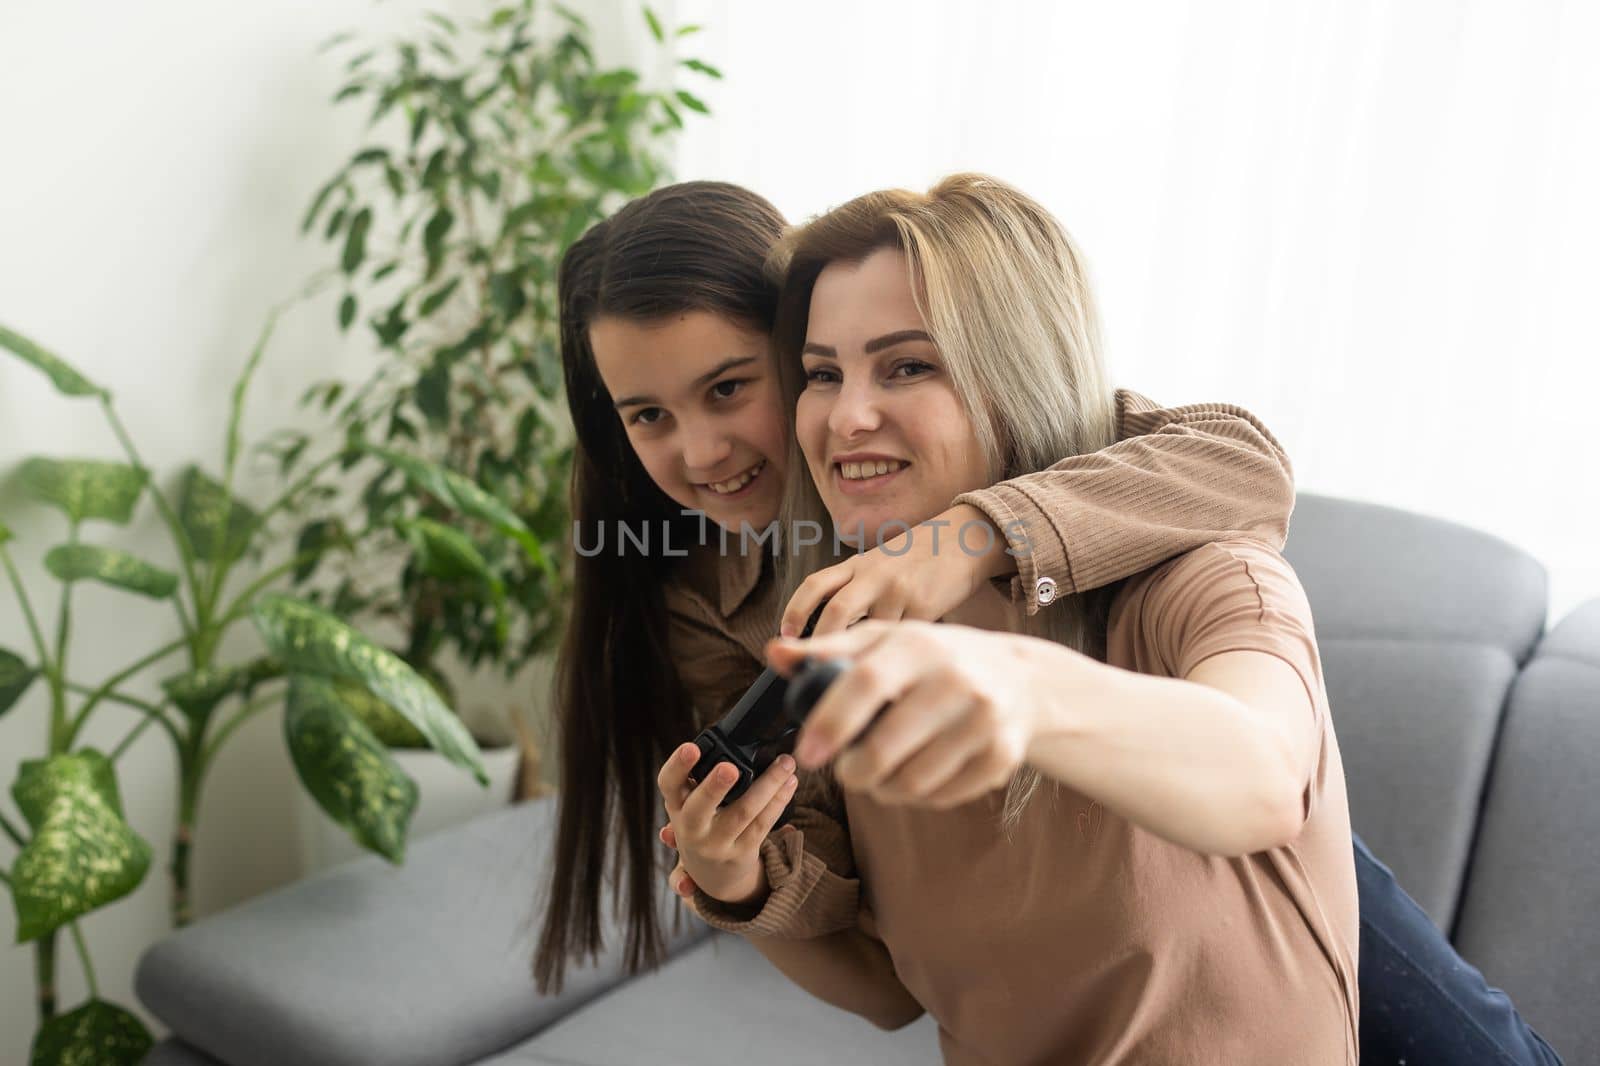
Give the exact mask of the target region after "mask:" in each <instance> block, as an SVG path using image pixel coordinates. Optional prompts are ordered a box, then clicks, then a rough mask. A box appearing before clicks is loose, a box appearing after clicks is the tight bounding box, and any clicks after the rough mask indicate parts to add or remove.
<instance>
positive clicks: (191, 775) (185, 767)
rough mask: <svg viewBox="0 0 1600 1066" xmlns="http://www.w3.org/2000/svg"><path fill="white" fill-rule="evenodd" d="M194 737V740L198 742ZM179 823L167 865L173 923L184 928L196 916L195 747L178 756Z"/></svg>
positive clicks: (197, 796)
mask: <svg viewBox="0 0 1600 1066" xmlns="http://www.w3.org/2000/svg"><path fill="white" fill-rule="evenodd" d="M197 742H198V738H195V739H194V741H192V742H191V743H197ZM179 772H180V773H181V774H182V777H181V779H180V782H179V785H178V826H177V829H176V830H175V831H174V833H173V842H172V865H171V866H169V867H168V868H167V870H168V873H169V874H170V875H171V877H172V899H171V905H172V924H173V926H174V927H175V928H178V929H181V928H183V927H184V926H186V925H188V924H189V922H190V921H192V920H193V918H194V913H193V909H192V908H191V907H190V904H189V848H190V845H191V844H192V843H193V840H194V812H195V807H196V804H197V802H198V800H199V798H200V779H199V767H198V760H197V759H196V758H194V748H193V747H186V748H184V749H183V750H182V753H181V754H180V756H179Z"/></svg>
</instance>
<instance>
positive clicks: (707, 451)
mask: <svg viewBox="0 0 1600 1066" xmlns="http://www.w3.org/2000/svg"><path fill="white" fill-rule="evenodd" d="M731 454H733V442H732V441H730V440H729V439H728V435H727V434H726V433H722V432H719V431H718V430H717V428H716V426H714V425H709V424H706V423H700V424H697V425H691V426H685V427H684V435H683V465H684V466H685V467H687V468H688V470H689V473H690V474H691V475H699V476H704V477H709V476H711V475H713V474H717V473H725V471H720V470H719V469H718V468H719V467H720V466H721V465H722V464H723V463H724V462H726V461H727V459H728V456H729V455H731Z"/></svg>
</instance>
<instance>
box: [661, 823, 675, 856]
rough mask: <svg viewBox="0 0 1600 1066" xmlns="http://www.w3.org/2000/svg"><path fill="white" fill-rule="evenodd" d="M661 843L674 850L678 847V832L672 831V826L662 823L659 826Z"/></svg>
mask: <svg viewBox="0 0 1600 1066" xmlns="http://www.w3.org/2000/svg"><path fill="white" fill-rule="evenodd" d="M661 843H663V844H665V845H666V846H667V847H669V848H671V849H673V850H674V851H676V850H677V849H678V834H677V833H676V832H674V831H673V828H672V826H670V825H664V826H662V827H661Z"/></svg>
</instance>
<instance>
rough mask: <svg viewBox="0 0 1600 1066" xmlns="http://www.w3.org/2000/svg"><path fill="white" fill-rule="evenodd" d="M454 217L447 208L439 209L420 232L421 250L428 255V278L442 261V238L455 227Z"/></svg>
mask: <svg viewBox="0 0 1600 1066" xmlns="http://www.w3.org/2000/svg"><path fill="white" fill-rule="evenodd" d="M455 221H456V216H455V215H453V214H451V212H450V210H449V209H448V208H444V207H441V208H440V209H439V210H437V211H435V212H434V213H433V217H432V218H430V219H428V224H427V225H426V226H424V227H423V230H422V248H423V251H425V252H426V253H427V255H428V276H429V277H432V276H433V272H434V271H435V270H437V269H438V267H439V263H440V262H442V261H443V259H444V238H445V234H447V233H449V232H450V227H451V226H453V225H455Z"/></svg>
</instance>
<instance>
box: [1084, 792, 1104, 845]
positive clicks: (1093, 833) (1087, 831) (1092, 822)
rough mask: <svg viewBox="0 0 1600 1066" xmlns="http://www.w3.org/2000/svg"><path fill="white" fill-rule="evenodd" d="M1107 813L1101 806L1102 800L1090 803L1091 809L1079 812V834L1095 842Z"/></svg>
mask: <svg viewBox="0 0 1600 1066" xmlns="http://www.w3.org/2000/svg"><path fill="white" fill-rule="evenodd" d="M1104 814H1105V808H1103V807H1101V806H1100V801H1099V800H1095V801H1094V802H1093V803H1091V804H1089V809H1088V810H1086V811H1079V812H1078V835H1079V836H1081V837H1083V839H1085V840H1087V841H1088V842H1089V843H1091V844H1093V843H1094V840H1095V837H1097V836H1099V835H1100V822H1101V819H1102V816H1103V815H1104Z"/></svg>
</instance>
